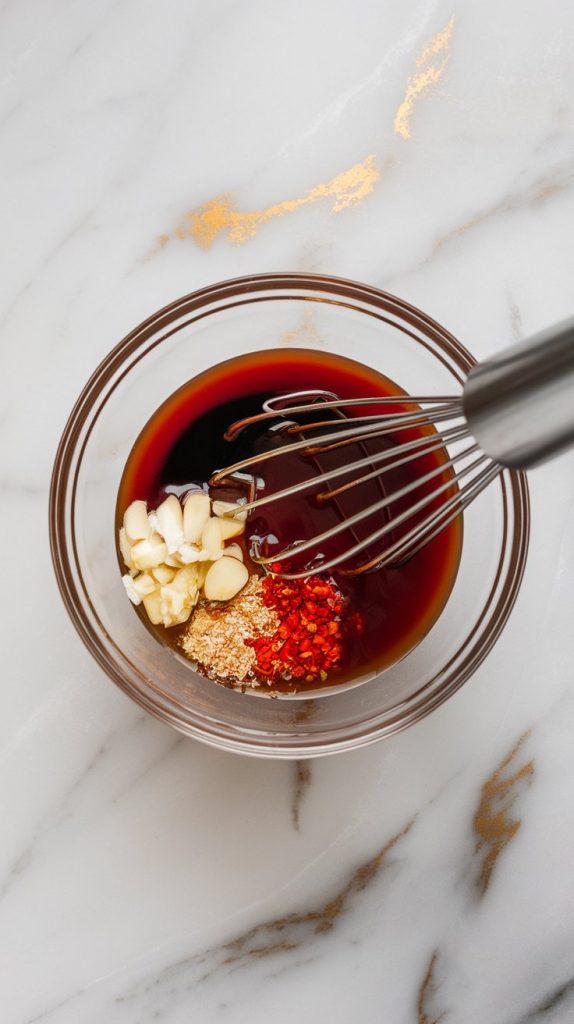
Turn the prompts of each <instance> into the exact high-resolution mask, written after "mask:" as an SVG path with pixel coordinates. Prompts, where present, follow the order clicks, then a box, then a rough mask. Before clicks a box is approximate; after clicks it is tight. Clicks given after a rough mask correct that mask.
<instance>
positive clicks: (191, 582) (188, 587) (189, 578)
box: [171, 565, 198, 598]
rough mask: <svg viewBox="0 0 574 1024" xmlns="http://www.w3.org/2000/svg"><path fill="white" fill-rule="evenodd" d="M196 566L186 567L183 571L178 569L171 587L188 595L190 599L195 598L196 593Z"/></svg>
mask: <svg viewBox="0 0 574 1024" xmlns="http://www.w3.org/2000/svg"><path fill="white" fill-rule="evenodd" d="M197 577H198V572H197V566H195V565H187V566H186V567H185V569H180V570H179V572H176V574H175V576H174V578H173V580H172V582H171V586H172V587H175V589H176V590H181V592H182V593H183V594H189V595H190V597H192V598H193V597H195V594H196V592H197Z"/></svg>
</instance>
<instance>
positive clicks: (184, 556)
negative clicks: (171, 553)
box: [176, 544, 200, 565]
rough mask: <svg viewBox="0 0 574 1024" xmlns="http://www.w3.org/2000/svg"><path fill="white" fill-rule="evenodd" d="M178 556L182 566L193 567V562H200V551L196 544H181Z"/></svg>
mask: <svg viewBox="0 0 574 1024" xmlns="http://www.w3.org/2000/svg"><path fill="white" fill-rule="evenodd" d="M176 554H177V557H178V558H179V560H180V562H181V564H182V565H191V564H192V563H193V562H199V555H200V550H199V548H197V547H196V546H195V544H181V545H180V547H179V548H178V549H177V552H176Z"/></svg>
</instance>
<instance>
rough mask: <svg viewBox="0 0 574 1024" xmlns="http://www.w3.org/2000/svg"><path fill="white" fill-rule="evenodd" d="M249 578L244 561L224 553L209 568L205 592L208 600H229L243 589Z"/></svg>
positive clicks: (204, 587)
mask: <svg viewBox="0 0 574 1024" xmlns="http://www.w3.org/2000/svg"><path fill="white" fill-rule="evenodd" d="M248 579H249V573H248V572H247V569H246V568H245V566H244V565H243V563H242V562H240V561H238V559H237V558H228V557H227V556H225V555H224V556H223V557H222V558H220V559H218V561H217V562H214V563H213V565H212V566H211V568H210V569H209V570H208V573H207V576H206V577H205V583H204V585H203V592H204V594H205V596H206V598H207V600H208V601H229V600H231V598H232V597H235V595H236V594H238V593H239V591H240V590H242V589H243V587H244V586H245V584H246V583H247V580H248Z"/></svg>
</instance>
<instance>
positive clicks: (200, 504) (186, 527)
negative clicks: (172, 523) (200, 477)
mask: <svg viewBox="0 0 574 1024" xmlns="http://www.w3.org/2000/svg"><path fill="white" fill-rule="evenodd" d="M210 506H211V502H210V500H209V494H204V492H203V491H192V493H191V494H188V496H187V498H186V499H185V502H184V506H183V533H184V537H185V540H186V542H187V543H188V544H199V542H200V540H201V534H202V532H203V527H204V526H205V524H206V522H207V520H208V519H209V514H210Z"/></svg>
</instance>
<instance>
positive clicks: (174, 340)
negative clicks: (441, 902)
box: [50, 274, 529, 758]
mask: <svg viewBox="0 0 574 1024" xmlns="http://www.w3.org/2000/svg"><path fill="white" fill-rule="evenodd" d="M281 346H289V347H301V348H314V347H317V348H322V349H325V350H327V351H330V352H335V353H339V354H341V355H348V356H351V357H352V358H354V359H358V360H359V361H360V362H362V363H365V364H367V365H370V366H372V367H373V368H375V369H376V370H379V371H380V372H381V373H384V374H386V375H387V376H389V377H391V378H392V379H393V380H395V381H396V382H397V383H398V384H400V385H401V386H402V387H403V388H404V389H405V390H406V391H407V392H410V393H411V394H429V393H431V394H432V393H433V392H436V393H437V394H449V393H457V392H459V391H460V387H461V383H462V381H463V380H464V378H465V377H466V375H467V373H468V371H469V370H470V368H471V367H472V366H473V365H474V362H475V361H474V359H473V358H472V356H471V355H470V354H469V353H468V352H467V350H466V349H465V348H464V347H463V346H462V345H461V344H460V342H458V341H457V340H456V339H455V338H454V337H453V336H452V335H451V334H449V333H448V331H446V330H444V328H442V327H440V326H439V325H438V324H437V323H435V322H434V321H433V320H431V319H430V317H428V316H426V315H425V314H424V313H421V312H420V311H419V310H417V309H415V308H414V307H413V306H411V305H409V304H408V303H407V302H403V301H402V300H401V299H397V298H396V297H395V296H393V295H388V294H386V293H384V292H382V291H379V290H378V289H376V288H371V287H368V286H367V285H362V284H357V283H354V282H351V281H345V280H341V279H336V278H331V277H323V276H318V275H305V274H262V275H257V276H253V277H244V278H237V279H234V280H231V281H225V282H222V283H221V284H217V285H214V286H213V287H209V288H203V289H201V290H200V291H197V292H194V293H192V294H191V295H187V296H185V297H184V298H182V299H179V300H178V301H177V302H173V303H172V304H171V305H169V306H167V307H166V308H165V309H162V310H160V311H159V312H158V313H155V314H154V315H153V316H151V317H150V318H149V319H148V320H146V321H145V322H144V323H142V324H141V325H140V326H139V327H137V328H136V329H135V330H134V331H132V333H131V334H129V335H128V336H127V337H126V338H124V340H123V341H121V342H120V343H119V345H117V346H116V348H115V349H114V350H113V351H112V352H111V353H110V354H109V355H108V356H107V358H106V359H105V360H104V361H103V362H102V363H101V364H100V366H99V367H98V368H97V370H96V371H95V373H94V374H93V375H92V377H91V378H90V380H89V381H88V383H87V385H86V387H85V388H84V390H83V392H82V394H81V395H80V397H79V399H78V401H77V402H76V405H75V406H74V409H73V410H72V413H71V415H70V418H69V420H68V423H67V425H66V428H65V430H64V433H63V435H62V439H61V441H60V445H59V448H58V451H57V454H56V460H55V465H54V471H53V477H52V486H51V492H50V542H51V549H52V558H53V562H54V568H55V571H56V576H57V580H58V584H59V587H60V591H61V594H62V597H63V600H64V603H65V605H66V608H67V609H68V612H69V615H70V617H71V619H72V622H73V623H74V625H75V627H76V629H77V630H78V632H79V634H80V636H81V637H82V640H83V641H84V643H85V644H86V646H87V648H88V650H89V651H91V653H92V654H93V656H94V657H95V659H96V660H97V661H98V663H99V664H100V665H101V667H102V668H103V669H104V671H105V672H106V673H107V674H108V675H109V676H110V678H111V679H113V681H114V682H115V683H117V685H118V686H120V687H121V689H122V690H124V691H125V692H126V693H127V694H129V696H130V697H132V698H133V699H134V700H135V701H137V703H138V704H140V705H141V706H142V707H144V708H146V709H147V710H148V711H150V712H151V713H152V714H154V715H156V716H157V717H158V718H160V719H162V720H163V721H165V722H169V723H170V724H171V725H173V726H174V727H175V728H177V729H179V730H180V731H181V732H184V733H186V734H187V735H189V736H194V737H196V738H197V739H200V740H203V741H204V742H206V743H210V744H212V745H213V746H216V747H222V748H225V749H227V750H233V751H236V752H239V753H244V754H251V755H256V756H262V757H277V758H298V757H305V758H307V757H316V756H319V755H322V754H328V753H334V752H337V751H341V750H347V749H350V748H353V747H360V746H364V745H366V744H368V743H372V742H373V741H374V740H378V739H381V738H382V737H384V736H389V735H391V734H393V733H395V732H398V731H399V730H400V729H404V728H405V727H406V726H408V725H410V724H411V723H413V722H416V721H418V720H419V719H421V718H423V717H424V716H425V715H428V714H429V712H430V711H432V710H433V709H434V708H436V707H438V705H439V704H441V703H442V702H443V701H444V700H446V699H447V697H450V696H451V694H453V693H454V692H455V691H456V690H458V688H459V687H460V686H462V684H463V683H464V682H465V681H466V680H467V679H468V678H469V676H470V675H472V673H473V672H474V671H475V669H476V668H477V667H478V665H480V663H481V662H482V661H483V660H484V658H485V657H486V655H487V654H488V652H489V651H490V649H491V647H492V645H493V644H494V643H495V641H496V639H497V638H498V636H499V635H500V633H501V631H502V629H503V627H504V624H505V622H506V620H507V619H508V616H509V614H510V611H511V609H512V606H513V604H514V601H515V600H516V596H517V593H518V590H519V587H520V582H521V579H522V575H523V572H524V566H525V561H526V554H527V548H528V536H529V503H528V488H527V484H526V479H525V477H524V474H521V473H516V472H510V471H504V472H503V473H502V474H501V476H500V478H499V479H498V480H497V481H496V482H495V483H494V484H492V485H491V486H490V487H489V488H488V489H487V490H486V491H485V492H484V493H483V494H482V495H481V496H480V497H479V498H478V500H477V501H476V502H475V503H474V504H473V505H472V506H471V507H470V508H468V509H467V510H466V511H465V513H464V540H463V549H462V555H461V561H460V566H459V570H458V575H457V578H456V582H455V584H454V587H453V590H452V592H451V594H450V597H449V600H448V602H447V604H446V606H445V608H444V610H443V612H442V614H441V616H440V617H439V619H438V620H437V622H436V623H435V625H434V626H433V627H432V629H431V630H430V632H429V633H428V634H427V635H426V637H425V638H424V639H423V640H422V641H421V642H420V643H419V644H418V646H417V647H415V648H414V650H412V651H411V652H410V653H409V654H408V655H407V656H406V657H405V658H403V660H402V661H400V662H398V663H396V664H395V665H392V666H391V667H390V668H387V669H385V670H384V671H383V672H380V673H378V674H376V675H372V676H370V677H368V678H366V679H365V680H364V681H363V682H362V684H361V685H360V686H355V687H351V688H348V689H342V690H341V691H340V692H339V691H335V692H333V691H330V692H329V693H328V694H327V695H326V696H322V697H321V698H318V697H317V695H316V694H313V695H312V696H310V697H309V698H305V697H303V698H301V699H297V700H289V699H287V700H285V699H280V698H279V699H275V700H273V699H270V698H265V699H263V698H262V699H254V697H253V695H252V694H241V693H239V692H236V691H233V690H229V689H226V688H225V687H223V686H219V685H218V684H216V683H213V682H210V681H209V680H207V679H205V678H204V677H203V676H200V675H199V674H198V673H196V672H195V671H194V670H193V669H192V668H191V666H190V665H189V663H186V662H185V661H184V660H183V659H181V658H179V657H178V656H177V655H176V654H175V653H174V652H173V651H172V650H171V649H169V648H168V647H166V646H164V645H163V644H161V643H160V642H158V640H157V639H156V638H155V637H154V636H153V635H152V634H151V633H150V632H149V631H148V629H146V627H145V626H144V624H143V623H142V621H141V620H140V619H139V617H138V616H137V615H136V614H134V610H133V608H132V607H131V605H130V603H129V601H127V600H126V595H125V591H124V588H123V586H122V583H121V578H120V573H119V571H118V562H117V556H116V547H115V529H114V510H115V503H116V497H117V491H118V486H119V482H120V478H121V475H122V471H123V468H124V465H125V462H126V459H127V457H128V454H129V452H130V450H131V447H132V445H133V443H134V441H135V439H136V437H137V436H138V434H139V432H140V430H141V429H142V427H143V426H144V425H145V423H146V422H147V420H148V419H149V417H150V415H151V414H152V413H153V412H154V411H155V410H156V409H157V407H158V406H159V405H161V403H162V402H163V401H164V400H165V399H166V398H167V397H168V396H169V395H170V394H171V393H172V392H173V391H175V390H176V389H177V388H178V387H179V386H180V385H181V384H182V383H183V382H185V381H186V380H189V379H190V378H191V377H194V376H195V375H196V374H198V373H200V372H201V371H202V370H205V369H207V368H208V367H210V366H212V365H214V364H215V363H219V362H221V361H222V360H224V359H228V358H230V357H232V356H236V355H239V354H241V353H245V352H253V351H257V350H261V351H262V350H264V349H268V348H277V347H281Z"/></svg>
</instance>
